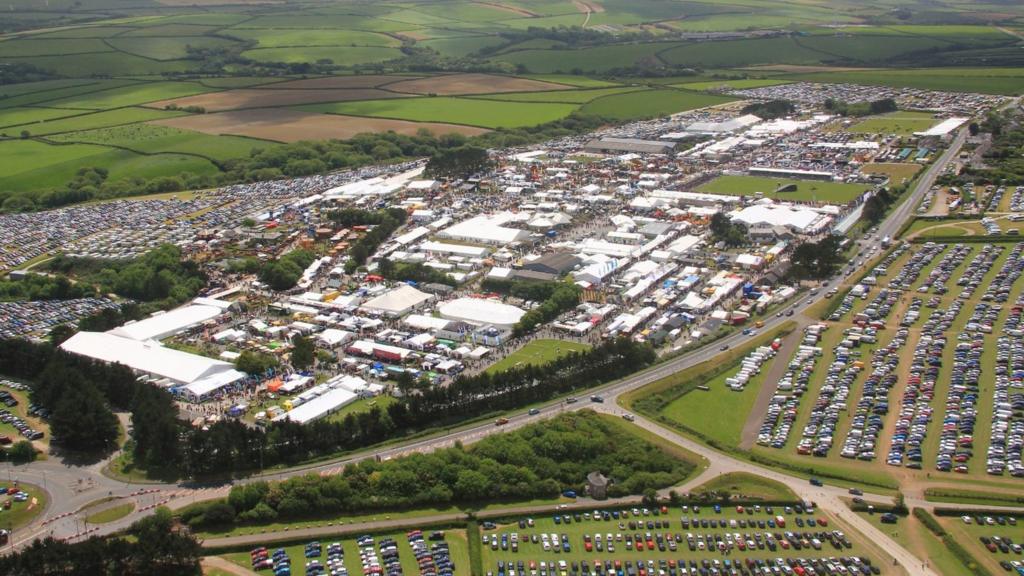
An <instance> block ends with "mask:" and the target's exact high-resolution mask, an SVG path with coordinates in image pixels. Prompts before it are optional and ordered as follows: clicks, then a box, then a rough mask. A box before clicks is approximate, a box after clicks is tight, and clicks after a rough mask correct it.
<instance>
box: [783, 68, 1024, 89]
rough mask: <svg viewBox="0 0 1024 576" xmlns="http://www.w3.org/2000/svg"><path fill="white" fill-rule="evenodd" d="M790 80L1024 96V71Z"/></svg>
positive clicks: (869, 73)
mask: <svg viewBox="0 0 1024 576" xmlns="http://www.w3.org/2000/svg"><path fill="white" fill-rule="evenodd" d="M786 78H788V79H790V80H805V81H808V82H849V83H852V84H868V85H878V86H893V87H896V88H902V87H906V88H921V89H923V90H946V91H951V92H981V93H986V94H1006V95H1015V94H1020V93H1022V92H1024V68H925V69H914V70H899V71H897V70H864V71H842V72H820V73H813V74H788V75H786Z"/></svg>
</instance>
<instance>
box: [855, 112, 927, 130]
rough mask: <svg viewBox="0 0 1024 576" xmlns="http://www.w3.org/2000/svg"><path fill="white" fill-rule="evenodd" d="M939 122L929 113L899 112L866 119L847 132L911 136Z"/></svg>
mask: <svg viewBox="0 0 1024 576" xmlns="http://www.w3.org/2000/svg"><path fill="white" fill-rule="evenodd" d="M939 122H940V121H939V120H936V119H935V118H934V117H933V115H932V114H929V113H928V112H904V111H899V112H892V113H889V114H882V115H879V116H871V117H869V118H865V119H863V120H861V121H859V122H857V123H856V124H853V125H851V126H849V127H847V128H845V130H846V131H847V132H854V133H857V134H896V135H898V136H910V135H911V134H913V133H914V132H923V131H925V130H927V129H929V128H931V127H932V126H934V125H936V124H938V123H939Z"/></svg>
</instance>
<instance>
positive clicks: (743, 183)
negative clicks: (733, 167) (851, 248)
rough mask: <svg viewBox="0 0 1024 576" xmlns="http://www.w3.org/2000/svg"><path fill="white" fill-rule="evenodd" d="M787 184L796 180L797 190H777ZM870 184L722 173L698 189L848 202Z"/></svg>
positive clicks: (711, 191) (769, 196)
mask: <svg viewBox="0 0 1024 576" xmlns="http://www.w3.org/2000/svg"><path fill="white" fill-rule="evenodd" d="M786 184H796V191H794V192H778V193H777V192H775V190H776V189H777V188H778V187H779V186H782V185H786ZM868 188H869V186H868V185H867V184H845V183H841V182H819V181H816V180H790V179H785V178H768V177H762V176H719V177H718V178H715V179H714V180H712V181H710V182H708V183H706V184H704V185H702V186H700V187H699V188H698V190H700V191H701V192H708V193H710V194H727V195H730V196H751V195H753V194H755V193H757V192H761V193H763V194H764V196H765V197H766V198H777V199H779V200H794V201H807V200H817V201H818V202H831V203H834V204H845V203H846V202H849V201H850V200H853V199H854V198H856V197H857V196H859V195H860V194H861V193H863V192H864V191H865V190H867V189H868Z"/></svg>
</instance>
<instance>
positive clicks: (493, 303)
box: [437, 298, 526, 328]
mask: <svg viewBox="0 0 1024 576" xmlns="http://www.w3.org/2000/svg"><path fill="white" fill-rule="evenodd" d="M437 309H438V312H440V313H441V317H442V318H447V319H449V320H461V321H463V322H469V323H471V324H479V325H484V324H491V325H494V326H500V327H504V328H511V327H512V326H514V325H515V324H516V323H517V322H519V319H520V318H522V317H523V314H526V312H525V311H523V310H522V309H520V308H516V307H515V306H512V305H510V304H503V303H501V302H498V301H497V300H488V299H484V298H457V299H455V300H452V301H450V302H445V303H444V304H441V305H440V306H438V308H437Z"/></svg>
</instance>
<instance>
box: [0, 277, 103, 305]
mask: <svg viewBox="0 0 1024 576" xmlns="http://www.w3.org/2000/svg"><path fill="white" fill-rule="evenodd" d="M95 295H96V289H95V288H94V287H93V286H91V285H89V284H74V283H72V282H71V281H70V280H68V279H67V278H66V277H64V276H45V275H41V274H30V275H28V276H27V277H25V278H23V279H20V280H0V301H15V300H71V299H74V298H88V297H91V296H95Z"/></svg>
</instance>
